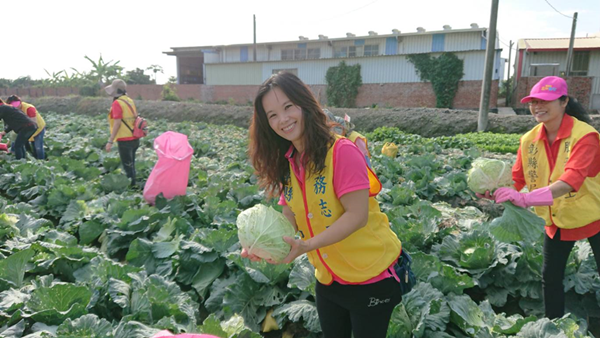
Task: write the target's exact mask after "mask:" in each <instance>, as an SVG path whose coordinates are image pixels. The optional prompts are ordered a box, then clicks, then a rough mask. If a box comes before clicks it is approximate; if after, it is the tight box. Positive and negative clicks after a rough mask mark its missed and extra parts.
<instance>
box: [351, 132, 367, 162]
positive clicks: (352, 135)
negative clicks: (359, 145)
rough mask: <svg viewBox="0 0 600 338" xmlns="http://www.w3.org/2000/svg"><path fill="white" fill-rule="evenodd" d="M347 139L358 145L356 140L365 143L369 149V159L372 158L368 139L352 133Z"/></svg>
mask: <svg viewBox="0 0 600 338" xmlns="http://www.w3.org/2000/svg"><path fill="white" fill-rule="evenodd" d="M346 138H348V139H349V140H350V141H352V143H354V144H356V139H357V138H359V139H361V140H363V142H365V148H367V154H368V156H369V158H371V152H370V151H369V143H367V138H366V137H364V136H363V135H362V134H360V133H357V132H355V131H352V132H351V133H350V134H348V135H346Z"/></svg>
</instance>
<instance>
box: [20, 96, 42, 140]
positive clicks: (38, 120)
mask: <svg viewBox="0 0 600 338" xmlns="http://www.w3.org/2000/svg"><path fill="white" fill-rule="evenodd" d="M29 108H33V109H35V107H34V106H33V105H32V104H29V103H25V102H23V101H21V111H22V112H23V114H25V115H27V109H29ZM35 110H36V114H35V123H36V124H37V126H38V128H37V130H36V131H35V133H33V135H32V136H31V137H30V138H29V142H33V138H34V137H36V136H38V134H39V133H41V132H42V130H44V128H46V121H44V118H43V117H42V114H40V111H39V110H37V109H35ZM27 117H29V115H27ZM31 119H32V120H33V118H31Z"/></svg>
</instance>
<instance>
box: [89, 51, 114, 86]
mask: <svg viewBox="0 0 600 338" xmlns="http://www.w3.org/2000/svg"><path fill="white" fill-rule="evenodd" d="M85 58H86V59H87V60H88V61H90V62H91V63H92V67H93V68H92V71H91V72H90V75H91V76H92V77H93V79H94V80H95V81H96V82H100V83H102V84H104V83H109V82H111V81H112V80H114V79H116V78H119V77H121V72H122V71H123V67H121V66H119V62H121V61H117V62H113V60H110V61H108V62H105V61H104V59H102V54H100V58H98V61H97V62H96V61H94V60H92V59H90V58H89V57H88V56H87V55H86V56H85Z"/></svg>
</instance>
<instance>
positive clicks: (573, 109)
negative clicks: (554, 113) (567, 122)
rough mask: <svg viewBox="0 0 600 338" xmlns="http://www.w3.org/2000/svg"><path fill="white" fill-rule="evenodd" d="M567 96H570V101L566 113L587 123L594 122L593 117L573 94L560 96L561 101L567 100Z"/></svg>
mask: <svg viewBox="0 0 600 338" xmlns="http://www.w3.org/2000/svg"><path fill="white" fill-rule="evenodd" d="M567 98H569V102H568V103H567V107H566V108H565V113H566V114H567V115H570V116H573V117H574V118H576V119H578V120H579V121H582V122H585V123H587V124H590V123H592V118H591V117H590V115H589V114H588V113H587V111H586V110H585V108H583V106H582V105H581V103H579V101H577V99H576V98H574V97H572V96H567V95H563V96H561V97H560V98H559V100H560V101H561V102H565V100H566V99H567Z"/></svg>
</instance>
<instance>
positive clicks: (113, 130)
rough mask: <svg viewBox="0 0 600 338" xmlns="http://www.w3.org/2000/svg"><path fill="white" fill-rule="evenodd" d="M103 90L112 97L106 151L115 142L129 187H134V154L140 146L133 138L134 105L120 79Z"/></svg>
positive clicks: (123, 82) (136, 139) (125, 85)
mask: <svg viewBox="0 0 600 338" xmlns="http://www.w3.org/2000/svg"><path fill="white" fill-rule="evenodd" d="M104 90H105V91H106V93H107V94H108V95H110V96H112V97H113V103H112V105H111V107H110V113H109V114H108V123H109V124H110V136H109V138H108V142H107V143H106V151H107V152H108V151H110V150H111V148H112V145H113V143H114V142H117V145H118V149H119V157H120V158H121V164H122V165H123V169H124V170H125V174H126V175H127V177H129V179H131V186H135V184H136V181H135V152H136V151H137V149H138V148H139V146H140V140H139V139H138V138H136V137H134V136H133V126H134V122H135V117H136V116H137V110H136V107H135V103H134V102H133V100H132V99H131V98H129V97H128V96H127V84H126V83H125V81H123V80H121V79H116V80H114V81H113V82H112V84H111V85H110V86H106V87H105V88H104Z"/></svg>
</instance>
